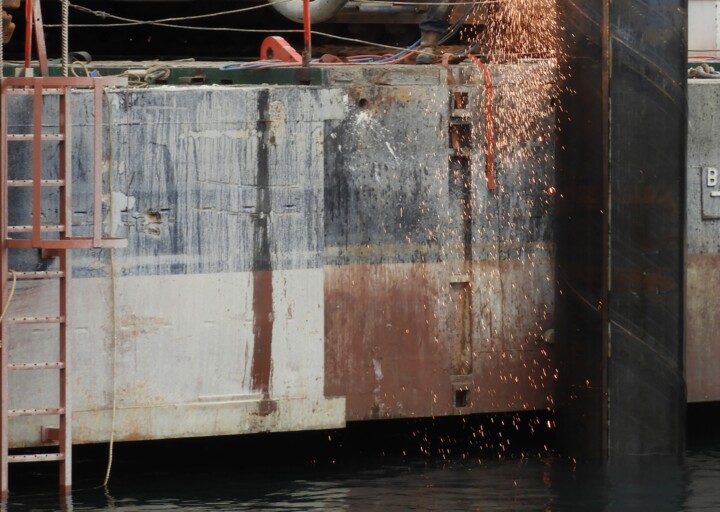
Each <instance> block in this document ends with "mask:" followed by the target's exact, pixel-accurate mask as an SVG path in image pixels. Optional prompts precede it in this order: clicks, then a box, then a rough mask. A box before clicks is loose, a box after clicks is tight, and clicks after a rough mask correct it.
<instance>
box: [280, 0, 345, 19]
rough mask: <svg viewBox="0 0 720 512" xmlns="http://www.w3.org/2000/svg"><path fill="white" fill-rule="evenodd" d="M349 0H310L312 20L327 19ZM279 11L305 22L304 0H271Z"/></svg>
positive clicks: (287, 16)
mask: <svg viewBox="0 0 720 512" xmlns="http://www.w3.org/2000/svg"><path fill="white" fill-rule="evenodd" d="M347 1H348V0H310V20H311V21H312V22H313V23H320V22H323V21H327V20H329V19H330V18H332V17H333V16H335V14H337V12H338V11H339V10H340V9H342V8H343V6H344V5H345V4H346V3H347ZM270 5H272V6H273V9H275V10H276V11H277V12H279V13H280V14H282V15H283V16H285V17H286V18H287V19H289V20H292V21H295V22H297V23H302V22H303V0H288V1H284V0H279V1H271V2H270Z"/></svg>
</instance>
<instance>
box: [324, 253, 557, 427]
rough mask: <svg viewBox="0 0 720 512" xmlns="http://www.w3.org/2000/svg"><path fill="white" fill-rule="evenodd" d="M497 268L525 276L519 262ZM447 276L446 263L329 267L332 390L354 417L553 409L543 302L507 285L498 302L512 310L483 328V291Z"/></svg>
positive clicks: (328, 380) (328, 386)
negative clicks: (481, 297) (519, 268)
mask: <svg viewBox="0 0 720 512" xmlns="http://www.w3.org/2000/svg"><path fill="white" fill-rule="evenodd" d="M493 265H494V266H496V267H498V271H499V272H500V273H501V274H502V273H503V272H508V273H511V272H513V271H514V272H516V274H508V277H507V279H508V280H518V279H520V278H521V275H522V274H521V273H517V272H518V270H517V268H516V267H519V266H520V265H519V264H518V263H517V262H501V263H497V262H493ZM523 271H524V270H523ZM450 277H451V276H450V274H449V272H448V266H446V265H443V264H425V263H415V264H395V265H390V264H385V265H344V266H328V267H326V268H325V340H326V341H325V393H326V395H328V396H344V397H345V398H346V408H347V409H346V410H347V412H346V414H347V420H349V421H352V420H364V419H377V418H409V417H427V416H435V415H453V414H466V413H476V412H495V411H513V410H532V409H543V408H547V407H551V406H552V403H553V394H554V389H555V381H556V378H557V370H556V368H555V367H554V364H555V363H554V361H552V357H551V354H549V351H550V347H549V346H547V345H545V343H544V341H542V336H541V334H542V332H543V329H544V328H547V327H548V326H549V325H550V324H549V322H550V321H551V319H550V318H549V315H548V311H547V307H546V305H542V304H535V303H533V301H532V300H531V298H529V297H528V295H527V290H525V289H523V288H524V287H523V286H516V287H514V289H511V287H510V286H507V287H506V289H505V290H504V291H502V290H498V293H497V297H495V298H494V299H493V300H498V301H501V302H502V301H505V302H507V306H505V307H500V308H498V310H499V313H498V318H492V319H491V320H492V321H489V322H486V323H485V324H484V327H482V326H480V324H479V323H478V322H474V321H473V320H472V319H473V317H474V316H477V317H478V318H480V317H482V316H483V315H485V316H488V314H485V313H482V311H480V310H481V309H482V308H483V307H484V304H483V301H481V300H479V297H474V298H473V295H474V294H478V293H479V292H478V291H477V290H473V289H472V288H471V287H469V286H458V285H456V284H453V285H451V284H450ZM527 287H528V289H530V288H531V287H530V285H527ZM486 299H487V297H486ZM476 313H477V314H476ZM489 315H490V316H492V315H494V313H489ZM471 325H476V326H477V327H476V328H474V329H473V330H472V332H469V330H470V326H471ZM470 342H471V343H470ZM470 349H471V350H470Z"/></svg>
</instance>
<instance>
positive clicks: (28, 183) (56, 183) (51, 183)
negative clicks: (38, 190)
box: [7, 180, 65, 187]
mask: <svg viewBox="0 0 720 512" xmlns="http://www.w3.org/2000/svg"><path fill="white" fill-rule="evenodd" d="M7 184H8V187H32V186H34V185H35V181H33V180H8V182H7ZM40 186H41V187H63V186H65V180H40Z"/></svg>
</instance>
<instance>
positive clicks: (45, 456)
mask: <svg viewBox="0 0 720 512" xmlns="http://www.w3.org/2000/svg"><path fill="white" fill-rule="evenodd" d="M64 458H65V455H64V454H62V453H31V454H27V455H8V462H51V461H56V460H63V459H64Z"/></svg>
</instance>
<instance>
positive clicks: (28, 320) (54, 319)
mask: <svg viewBox="0 0 720 512" xmlns="http://www.w3.org/2000/svg"><path fill="white" fill-rule="evenodd" d="M6 321H7V322H10V323H13V324H61V323H64V322H65V317H64V316H20V317H14V318H8V319H6Z"/></svg>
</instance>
